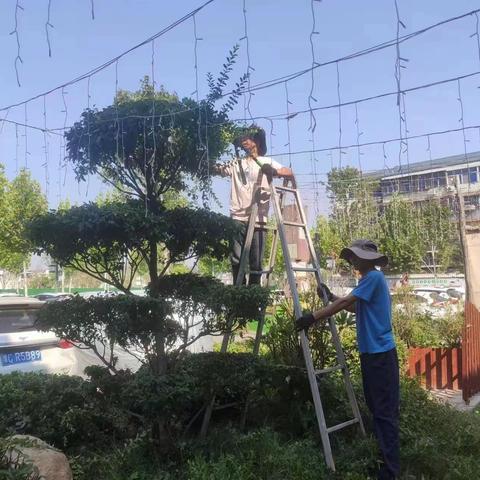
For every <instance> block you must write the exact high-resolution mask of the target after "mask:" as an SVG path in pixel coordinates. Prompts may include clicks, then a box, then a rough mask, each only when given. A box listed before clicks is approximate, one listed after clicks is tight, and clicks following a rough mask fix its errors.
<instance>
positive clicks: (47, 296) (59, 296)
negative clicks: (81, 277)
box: [33, 293, 73, 302]
mask: <svg viewBox="0 0 480 480" xmlns="http://www.w3.org/2000/svg"><path fill="white" fill-rule="evenodd" d="M71 297H73V295H72V294H71V293H39V294H38V295H34V296H33V298H36V299H37V300H41V301H42V302H55V301H57V300H65V299H66V298H71Z"/></svg>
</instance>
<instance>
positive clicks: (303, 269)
mask: <svg viewBox="0 0 480 480" xmlns="http://www.w3.org/2000/svg"><path fill="white" fill-rule="evenodd" d="M292 270H293V271H294V272H316V271H317V269H316V268H313V267H292Z"/></svg>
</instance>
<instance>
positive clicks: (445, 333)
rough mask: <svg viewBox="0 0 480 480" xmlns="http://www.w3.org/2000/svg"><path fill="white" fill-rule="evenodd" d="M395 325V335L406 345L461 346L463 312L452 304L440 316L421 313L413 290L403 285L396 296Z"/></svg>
mask: <svg viewBox="0 0 480 480" xmlns="http://www.w3.org/2000/svg"><path fill="white" fill-rule="evenodd" d="M392 324H393V329H394V332H395V336H396V338H397V339H398V340H400V341H402V342H403V343H405V345H406V346H407V347H432V348H434V347H442V348H450V347H459V346H460V343H461V336H462V329H463V324H464V313H463V311H462V310H461V309H460V308H458V307H455V306H452V307H450V308H448V309H446V310H445V312H444V314H443V315H442V316H441V317H433V316H432V315H431V314H430V313H428V312H422V310H421V309H420V305H419V304H418V303H416V301H415V297H414V295H412V290H411V289H410V288H408V287H404V288H401V289H397V291H396V294H395V296H394V300H393V308H392Z"/></svg>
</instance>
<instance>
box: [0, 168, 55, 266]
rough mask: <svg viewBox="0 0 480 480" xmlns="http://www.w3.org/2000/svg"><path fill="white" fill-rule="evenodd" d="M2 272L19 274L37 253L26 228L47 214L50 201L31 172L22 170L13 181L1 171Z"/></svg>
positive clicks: (0, 257)
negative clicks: (34, 251) (9, 180)
mask: <svg viewBox="0 0 480 480" xmlns="http://www.w3.org/2000/svg"><path fill="white" fill-rule="evenodd" d="M0 205H1V209H2V215H1V218H0V268H3V269H5V270H9V271H10V272H15V273H19V272H20V271H21V270H22V268H23V266H24V265H25V264H27V263H29V260H30V256H31V254H32V252H33V250H34V245H33V244H32V242H31V241H30V240H29V239H28V238H26V236H25V229H26V226H27V225H28V224H29V222H31V221H32V220H34V219H36V218H38V217H40V216H41V215H43V214H45V213H46V211H47V207H48V205H47V199H46V198H45V195H44V194H43V193H42V190H41V187H40V185H39V183H38V182H36V181H35V180H33V179H32V177H31V175H30V172H29V171H27V170H21V171H20V172H19V174H18V175H17V176H16V177H15V178H14V179H13V180H12V181H11V182H8V181H6V178H5V176H4V174H3V167H2V168H1V171H0Z"/></svg>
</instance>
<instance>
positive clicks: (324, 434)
mask: <svg viewBox="0 0 480 480" xmlns="http://www.w3.org/2000/svg"><path fill="white" fill-rule="evenodd" d="M260 176H261V172H260ZM260 180H261V178H260ZM268 180H269V182H268V183H269V189H270V201H271V202H272V203H273V209H274V215H275V219H276V228H273V231H274V237H273V242H272V248H271V251H270V257H269V264H268V267H267V269H265V270H262V271H261V272H252V273H257V274H258V273H262V274H264V275H265V276H266V281H265V283H264V285H265V286H266V287H268V286H270V278H271V274H272V272H273V268H274V266H275V255H276V250H277V243H278V240H279V239H280V244H281V248H282V252H283V259H284V262H285V269H286V273H287V279H288V284H289V287H290V292H291V295H292V300H293V306H294V312H295V317H296V318H299V317H301V316H302V313H303V312H302V307H301V305H300V299H299V294H298V288H297V282H296V276H295V274H296V272H309V273H313V274H314V275H315V280H316V283H317V286H320V283H321V281H322V279H321V272H320V265H319V263H318V259H317V255H316V252H315V249H314V248H313V242H312V239H311V237H310V232H309V230H308V227H307V219H306V216H305V211H304V209H303V205H302V201H301V198H300V194H299V192H298V190H297V188H295V186H288V182H287V181H285V182H284V184H283V186H278V185H277V186H276V185H275V184H274V182H273V181H272V179H268ZM261 183H262V182H261V181H259V182H257V185H258V187H257V189H256V191H255V194H254V201H253V204H252V208H251V213H250V218H249V222H248V227H247V232H246V236H245V243H244V246H243V249H242V255H241V257H240V265H239V271H238V275H237V278H236V281H235V285H236V286H240V285H242V283H243V280H244V278H245V274H246V267H247V263H248V259H249V256H250V247H251V243H252V238H253V233H254V230H255V228H268V227H265V226H262V225H258V224H257V222H256V218H257V214H258V204H259V201H260V195H261V190H262V187H261ZM287 195H293V199H294V203H293V205H295V207H296V211H297V212H298V215H299V217H300V221H299V222H293V221H289V220H284V218H283V216H284V207H285V198H286V196H287ZM286 226H288V227H295V228H299V229H301V230H302V231H303V233H304V236H305V239H306V242H307V247H308V252H309V256H310V264H311V267H309V266H308V264H307V266H306V267H295V266H293V265H292V261H291V256H290V251H289V249H288V242H287V236H286V231H285V227H286ZM322 300H323V303H324V304H325V305H326V304H328V299H327V298H326V297H324V298H323V299H322ZM264 323H265V312H261V315H260V318H259V321H258V327H257V332H256V336H255V343H254V353H255V354H258V351H259V347H260V341H261V337H262V332H263V326H264ZM327 324H328V328H329V331H330V333H331V336H332V343H333V346H334V348H335V352H336V358H337V364H336V365H335V366H333V367H330V368H325V369H316V368H315V366H314V364H313V359H312V354H311V352H310V346H309V342H308V338H307V335H306V333H305V331H303V330H302V331H301V332H300V334H299V335H300V345H301V348H302V352H303V357H304V360H305V365H306V370H307V376H308V382H309V384H310V390H311V392H312V397H313V403H314V407H315V414H316V417H317V422H318V428H319V431H320V437H321V440H322V445H323V451H324V454H325V460H326V463H327V466H328V467H329V468H330V469H332V470H335V462H334V460H333V455H332V449H331V444H330V437H329V435H330V434H331V433H333V432H336V431H337V430H341V429H343V428H346V427H348V426H350V425H354V424H358V426H359V427H360V431H361V433H362V434H363V435H365V427H364V425H363V421H362V417H361V414H360V409H359V407H358V403H357V399H356V397H355V392H354V390H353V386H352V382H351V378H350V372H349V369H348V366H347V363H346V359H345V354H344V353H343V349H342V345H341V342H340V337H339V335H338V330H337V326H336V324H335V321H334V319H333V318H329V319H328V320H327ZM231 337H232V334H231V332H228V331H227V333H225V335H224V337H223V341H222V346H221V350H220V351H221V352H226V351H227V348H228V344H229V341H230V339H231ZM335 371H341V372H342V375H343V381H344V385H345V390H346V393H347V396H348V400H349V403H350V407H351V409H352V413H353V418H352V419H351V420H347V421H346V422H343V423H340V424H338V425H333V426H331V427H327V424H326V421H325V414H324V410H323V406H322V400H321V396H320V391H319V385H318V378H319V377H320V376H321V375H325V374H328V373H331V372H335ZM213 405H214V399H213V400H212V403H211V404H210V405H209V406H207V409H206V412H205V416H204V423H203V425H202V431H204V433H206V428H208V422H209V421H210V416H211V413H212V410H213Z"/></svg>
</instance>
